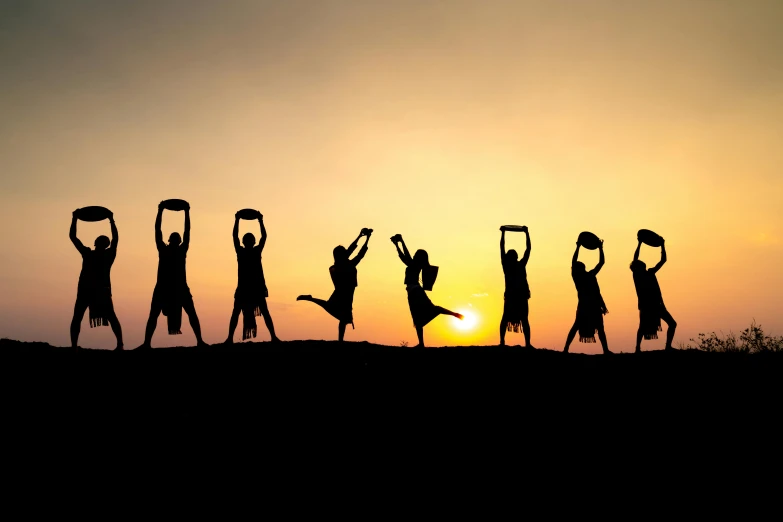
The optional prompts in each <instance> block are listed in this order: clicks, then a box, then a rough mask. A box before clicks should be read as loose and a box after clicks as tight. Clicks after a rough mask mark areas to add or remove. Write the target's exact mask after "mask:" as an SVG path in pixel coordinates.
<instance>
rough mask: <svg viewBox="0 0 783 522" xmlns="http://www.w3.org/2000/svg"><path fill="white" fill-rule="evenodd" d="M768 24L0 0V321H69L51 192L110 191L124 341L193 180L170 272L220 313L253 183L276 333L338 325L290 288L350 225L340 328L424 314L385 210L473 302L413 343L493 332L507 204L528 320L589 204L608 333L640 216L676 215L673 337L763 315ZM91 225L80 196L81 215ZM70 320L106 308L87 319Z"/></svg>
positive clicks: (752, 7) (615, 6)
mask: <svg viewBox="0 0 783 522" xmlns="http://www.w3.org/2000/svg"><path fill="white" fill-rule="evenodd" d="M781 26H783V5H782V4H781V3H780V2H777V1H774V0H771V1H752V0H750V1H727V2H714V1H695V0H678V1H660V2H648V1H638V2H632V1H628V2H615V1H600V0H594V1H591V2H582V1H577V0H571V1H564V0H555V1H547V2H544V1H540V2H524V1H514V2H502V1H487V0H485V1H458V0H454V1H450V2H434V1H422V0H419V1H416V2H413V1H394V2H388V1H384V2H371V1H366V2H333V1H311V2H301V1H289V2H263V1H257V2H238V1H234V2H221V3H217V2H168V1H167V2H154V3H127V2H111V1H106V2H101V3H94V2H89V3H88V2H68V3H67V4H66V3H56V2H48V3H45V2H41V3H33V2H20V3H17V4H13V7H8V6H7V4H5V5H4V6H3V7H0V70H2V71H3V73H2V75H0V115H2V117H0V172H2V181H0V183H1V184H2V192H1V193H0V203H1V204H0V216H2V219H3V223H4V225H3V227H2V232H0V234H2V236H1V237H2V244H3V245H4V246H5V248H4V250H3V252H2V253H0V295H2V298H1V299H0V337H9V338H16V339H21V340H29V341H33V340H41V341H48V342H51V343H54V344H57V345H67V344H68V324H69V322H70V317H71V313H72V307H73V302H74V300H75V297H76V283H77V280H78V275H79V270H80V263H81V259H80V256H79V254H78V253H77V252H76V250H75V249H74V248H73V246H72V245H71V243H70V241H69V240H68V227H69V224H70V215H71V212H72V211H73V209H75V208H77V207H82V206H87V205H103V206H106V207H109V208H110V209H112V210H113V211H114V214H115V217H116V220H117V224H118V227H119V230H120V234H121V236H122V239H121V243H120V247H119V253H118V257H117V261H116V263H115V265H114V269H113V272H112V281H113V289H114V302H115V307H116V309H117V312H118V316H119V318H120V321H121V323H122V326H123V329H124V332H125V341H126V345H127V346H128V347H133V346H136V345H138V344H140V343H141V341H142V338H143V325H144V322H145V320H146V314H147V311H148V307H149V302H150V298H151V296H152V289H153V287H154V284H155V275H156V266H157V254H156V251H155V243H154V236H153V232H154V229H153V225H154V219H155V212H156V206H157V203H158V202H159V201H160V200H162V199H166V198H172V197H176V198H183V199H187V200H188V201H189V202H190V203H191V206H192V209H193V210H192V221H193V232H192V243H191V250H190V254H189V256H188V281H189V283H190V287H191V290H192V292H193V295H194V298H195V303H196V308H197V310H198V312H199V316H200V318H201V322H202V325H203V329H204V337H205V340H206V341H207V342H218V341H221V340H222V339H224V338H225V336H226V329H227V323H228V318H229V315H230V312H231V306H232V299H233V292H234V288H235V285H236V260H235V256H234V252H233V248H232V243H231V227H232V224H233V215H234V212H235V211H236V210H238V209H240V208H244V207H253V208H258V209H260V210H261V211H262V212H263V213H264V215H265V222H266V225H267V229H268V232H269V240H268V242H267V247H266V250H265V252H264V269H265V273H266V277H267V284H268V287H269V293H270V297H269V303H270V309H271V311H272V315H273V318H274V320H275V324H276V326H277V330H278V335H279V336H280V337H281V338H283V339H310V338H313V339H333V338H336V335H337V321H336V320H334V319H333V318H332V317H331V316H329V315H328V314H327V313H326V312H324V311H322V310H320V309H318V308H317V307H316V306H314V305H312V304H309V303H301V302H296V301H295V298H296V296H297V295H299V294H301V293H311V294H313V295H314V296H318V297H323V298H327V297H328V296H329V294H330V292H331V290H332V286H331V281H330V279H329V273H328V267H329V265H330V264H331V263H332V256H331V252H332V248H333V247H334V246H336V245H338V244H343V245H347V244H348V243H349V242H350V241H351V240H352V239H353V238H354V237H355V235H356V233H357V232H358V231H359V229H361V228H362V227H365V226H367V227H372V228H374V229H375V231H376V233H375V235H374V237H373V239H372V241H371V243H370V251H369V253H368V254H367V257H366V258H365V260H364V261H363V262H362V263H361V265H360V266H359V288H358V289H357V292H356V298H355V302H354V317H355V322H356V327H357V328H356V330H350V328H349V330H348V333H347V335H346V339H348V340H368V341H371V342H378V343H384V344H392V345H397V344H400V343H401V342H403V341H405V342H408V343H409V344H411V345H413V344H415V341H416V336H415V331H414V329H413V326H412V324H411V319H410V315H409V312H408V309H407V301H406V294H405V287H404V285H403V275H404V266H403V265H402V263H401V262H400V261H399V259H398V258H397V257H396V254H395V251H394V247H393V245H392V244H391V242H390V241H389V239H388V238H389V237H390V236H391V235H392V234H395V233H401V234H402V235H403V236H404V237H405V239H406V241H407V243H408V245H409V247H410V248H411V249H412V250H415V249H418V248H424V249H426V250H428V252H429V254H430V260H431V262H432V263H433V264H435V265H438V266H440V275H439V278H438V282H437V283H436V285H435V289H434V291H433V292H431V298H432V300H433V301H434V302H435V303H436V304H440V305H442V306H445V307H447V308H453V309H459V310H462V309H467V310H472V311H473V313H475V314H476V316H477V318H478V323H477V325H476V327H475V328H474V329H473V330H471V331H467V332H465V331H460V330H457V329H456V328H455V327H454V324H453V321H454V320H453V319H451V318H446V317H440V318H436V319H435V320H434V321H433V322H432V323H431V324H430V325H429V326H428V327H427V328H426V329H425V336H426V341H427V344H428V345H431V346H439V345H456V344H494V343H496V342H497V335H498V334H497V327H498V322H499V319H500V314H501V310H502V304H503V273H502V270H501V267H500V262H499V255H498V240H499V232H498V227H499V226H500V225H502V224H524V225H528V226H529V227H530V231H531V237H532V241H533V252H532V255H531V258H530V263H529V265H528V277H529V281H530V287H531V292H532V299H531V301H530V320H531V325H532V332H533V338H532V341H533V344H534V345H536V346H542V347H549V348H555V349H560V348H562V344H563V342H564V338H565V335H566V333H567V331H568V329H569V327H570V325H571V323H572V321H573V316H574V311H575V308H576V302H577V299H576V291H575V289H574V286H573V283H572V281H571V278H570V273H569V266H570V258H571V254H572V252H573V246H574V241H575V240H576V236H577V235H578V234H579V232H581V231H582V230H590V231H593V232H595V233H596V234H597V235H599V236H600V237H602V238H603V239H604V240H605V250H606V258H607V261H606V265H605V267H604V269H603V271H602V272H601V274H600V276H599V283H600V285H601V288H602V292H603V295H604V298H605V301H606V303H607V306H608V308H609V311H610V313H609V315H607V316H606V318H605V321H606V330H607V335H608V339H609V347H610V348H611V349H612V350H614V351H630V350H632V349H633V342H634V333H635V329H636V326H637V320H638V315H637V310H636V297H635V293H634V286H633V280H632V278H631V273H630V271H629V270H628V264H629V262H630V260H631V258H632V256H633V250H634V248H635V246H636V239H635V236H636V230H638V229H639V228H650V229H653V230H655V231H656V232H658V233H660V234H661V235H663V236H664V237H665V238H666V240H667V251H668V254H669V262H668V263H667V265H666V266H665V267H664V269H663V270H662V271H661V272H660V273H659V280H660V283H661V287H662V290H663V295H664V299H665V301H666V303H667V306H668V308H669V310H670V311H671V312H672V314H673V315H674V317H675V318H676V319H677V321H678V323H679V325H680V326H679V328H678V332H677V337H676V338H675V345H676V344H677V342H687V340H688V339H689V338H690V337H695V335H696V333H698V332H702V331H712V330H716V331H719V330H722V331H724V332H727V331H729V330H733V331H735V332H736V331H739V330H741V329H742V328H744V327H746V326H747V325H748V324H749V323H750V321H751V320H752V319H754V318H755V320H756V321H757V322H759V323H761V324H762V325H763V326H764V328H765V330H767V331H769V332H772V333H777V334H780V333H782V332H783V319H782V318H781V314H780V310H781V309H783V297H781V290H782V289H783V276H781V271H780V269H779V267H780V266H781V264H783V212H781V206H780V201H781V195H783V178H781V172H783V170H782V168H783V150H781V147H780V143H781V138H783V67H781V63H783V33H781V31H780V27H781ZM181 218H182V216H181V215H178V214H171V215H167V216H166V219H165V221H164V233H165V234H166V235H168V233H169V232H170V231H173V230H175V229H177V228H178V227H181ZM178 220H179V221H178ZM243 226H249V225H247V224H243ZM244 231H245V230H244V228H243V230H242V232H244ZM107 232H108V225H107V224H106V223H105V222H104V223H99V224H80V229H79V235H80V237H81V238H82V240H83V241H84V242H85V243H86V244H92V241H93V239H94V237H95V236H96V235H98V234H100V233H107ZM508 240H509V248H511V247H516V248H517V249H519V250H521V249H523V236H522V235H518V236H514V235H512V236H510V237H509V238H508ZM657 255H658V253H657V251H655V250H654V249H649V248H645V249H644V250H643V253H642V257H643V259H645V260H646V261H648V262H653V263H654V262H656V261H657ZM585 260H586V262H587V263H588V264H590V263H591V262H593V263H594V262H595V261H596V260H597V254H596V253H595V252H587V253H585ZM259 332H260V334H259V340H265V339H267V338H268V334H267V332H266V330H265V329H264V328H263V327H260V328H259ZM183 333H184V335H182V336H168V335H166V334H165V323H164V319H163V318H161V320H160V322H159V329H158V331H157V333H156V336H155V338H154V339H153V346H170V345H174V344H191V343H193V342H194V337H193V335H192V332H191V330H190V329H189V327H188V326H187V325H184V327H183ZM507 341H508V342H510V343H512V344H517V343H523V338H522V335H521V334H509V336H508V337H507ZM663 343H664V341H663V339H659V340H658V341H647V342H645V343H644V344H643V348H645V349H654V348H662V347H663ZM80 344H81V345H82V346H87V347H107V348H108V347H112V346H113V336H112V334H111V331H110V329H109V328H100V329H90V328H89V326H88V324H87V321H86V320H85V322H84V323H83V326H82V335H81V338H80ZM572 351H577V352H597V351H600V345H585V344H579V343H575V344H574V345H573V346H572Z"/></svg>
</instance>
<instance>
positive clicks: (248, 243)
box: [242, 232, 256, 248]
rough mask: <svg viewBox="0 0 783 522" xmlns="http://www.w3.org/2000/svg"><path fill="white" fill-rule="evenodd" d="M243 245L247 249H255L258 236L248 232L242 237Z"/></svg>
mask: <svg viewBox="0 0 783 522" xmlns="http://www.w3.org/2000/svg"><path fill="white" fill-rule="evenodd" d="M242 244H243V245H245V247H246V248H253V246H254V245H255V244H256V236H254V235H253V234H251V233H250V232H248V233H247V234H245V235H244V236H242Z"/></svg>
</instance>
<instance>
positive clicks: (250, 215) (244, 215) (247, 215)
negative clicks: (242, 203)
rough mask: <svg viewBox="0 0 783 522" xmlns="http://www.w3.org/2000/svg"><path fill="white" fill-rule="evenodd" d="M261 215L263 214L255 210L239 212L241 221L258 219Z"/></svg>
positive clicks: (248, 209) (247, 209)
mask: <svg viewBox="0 0 783 522" xmlns="http://www.w3.org/2000/svg"><path fill="white" fill-rule="evenodd" d="M259 214H261V213H260V212H259V211H258V210H255V209H253V208H243V209H242V210H240V211H239V212H237V216H239V219H258V216H259Z"/></svg>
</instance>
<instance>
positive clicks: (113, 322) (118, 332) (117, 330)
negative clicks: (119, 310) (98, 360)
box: [109, 310, 125, 351]
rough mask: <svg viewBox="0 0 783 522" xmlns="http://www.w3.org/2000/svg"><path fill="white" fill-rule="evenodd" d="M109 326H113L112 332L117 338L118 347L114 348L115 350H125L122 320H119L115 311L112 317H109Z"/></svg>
mask: <svg viewBox="0 0 783 522" xmlns="http://www.w3.org/2000/svg"><path fill="white" fill-rule="evenodd" d="M109 326H111V331H112V332H114V337H116V338H117V347H116V348H114V349H115V350H118V351H119V350H124V349H125V346H124V345H123V343H122V327H121V326H120V320H119V319H117V314H116V313H114V310H112V312H111V316H110V317H109Z"/></svg>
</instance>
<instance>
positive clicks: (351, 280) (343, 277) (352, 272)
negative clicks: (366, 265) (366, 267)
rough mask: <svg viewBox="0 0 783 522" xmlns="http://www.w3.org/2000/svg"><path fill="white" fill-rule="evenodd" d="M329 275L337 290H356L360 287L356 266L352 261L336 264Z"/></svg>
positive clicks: (331, 267)
mask: <svg viewBox="0 0 783 522" xmlns="http://www.w3.org/2000/svg"><path fill="white" fill-rule="evenodd" d="M329 275H330V276H332V283H333V284H334V287H335V289H337V288H340V289H343V288H356V287H357V286H359V282H358V279H357V270H356V266H355V265H354V264H353V263H351V262H350V261H345V262H342V263H339V264H338V263H335V264H334V265H332V266H330V267H329Z"/></svg>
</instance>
